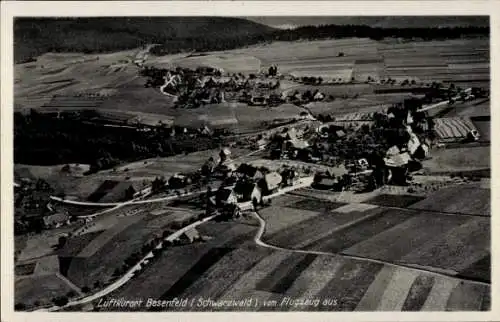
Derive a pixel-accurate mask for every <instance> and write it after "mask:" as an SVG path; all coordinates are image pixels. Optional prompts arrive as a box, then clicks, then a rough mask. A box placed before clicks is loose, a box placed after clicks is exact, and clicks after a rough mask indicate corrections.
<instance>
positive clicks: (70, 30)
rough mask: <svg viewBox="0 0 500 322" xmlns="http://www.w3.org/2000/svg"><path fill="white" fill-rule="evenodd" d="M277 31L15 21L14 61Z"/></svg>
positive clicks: (217, 25) (205, 24)
mask: <svg viewBox="0 0 500 322" xmlns="http://www.w3.org/2000/svg"><path fill="white" fill-rule="evenodd" d="M272 31H273V28H271V27H268V26H264V25H262V24H259V23H256V22H252V21H249V20H245V19H241V18H223V17H130V18H121V19H117V18H17V19H16V20H15V21H14V57H15V61H16V62H22V61H26V60H29V59H31V58H33V57H36V56H38V55H41V54H43V53H46V52H84V53H95V52H111V51H119V50H125V49H132V48H137V47H139V46H141V45H143V44H145V43H161V44H165V43H169V42H179V41H180V40H182V41H183V43H185V42H189V41H188V40H189V39H191V38H194V37H200V36H201V37H203V38H210V37H217V38H219V39H220V38H225V37H229V38H231V37H249V36H253V35H262V34H266V33H269V32H272Z"/></svg>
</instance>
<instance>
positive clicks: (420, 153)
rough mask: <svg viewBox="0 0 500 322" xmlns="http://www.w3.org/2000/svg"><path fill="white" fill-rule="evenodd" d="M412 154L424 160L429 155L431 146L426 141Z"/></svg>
mask: <svg viewBox="0 0 500 322" xmlns="http://www.w3.org/2000/svg"><path fill="white" fill-rule="evenodd" d="M412 156H413V158H415V159H418V160H424V159H425V158H427V157H428V156H429V146H428V145H427V144H425V143H423V144H420V145H419V146H418V148H417V149H416V150H415V152H414V153H413V155H412Z"/></svg>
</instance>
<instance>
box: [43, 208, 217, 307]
mask: <svg viewBox="0 0 500 322" xmlns="http://www.w3.org/2000/svg"><path fill="white" fill-rule="evenodd" d="M214 217H215V215H214V216H210V217H206V218H203V219H202V220H198V221H196V222H194V223H192V224H190V225H188V226H186V227H184V228H181V229H179V230H178V231H176V232H174V233H172V234H170V235H169V236H168V237H166V238H165V239H164V240H163V241H162V242H161V243H160V244H159V245H158V246H156V249H160V248H161V247H162V246H163V242H164V241H173V240H175V239H177V238H179V237H180V236H181V235H182V234H183V233H185V232H186V231H188V230H190V229H192V228H195V227H196V226H198V225H201V224H203V223H204V222H207V221H209V220H212V219H213V218H214ZM153 257H154V255H153V251H151V252H149V253H148V254H147V255H146V256H144V257H143V258H142V259H141V260H140V261H139V262H138V263H137V264H135V265H134V266H133V267H132V268H131V269H129V270H128V272H127V273H126V274H125V275H123V276H122V277H121V278H119V279H118V280H116V281H114V282H113V283H112V284H110V285H108V286H107V287H105V288H104V289H102V290H100V291H99V292H97V293H94V294H92V295H89V296H86V297H83V298H80V299H77V300H74V301H70V302H69V303H68V304H66V305H64V306H62V307H59V306H52V307H49V308H43V309H39V310H36V311H41V312H54V311H59V310H61V309H65V308H69V307H72V306H76V305H82V304H87V303H90V302H92V301H95V300H97V299H99V298H101V297H103V296H106V295H108V294H110V293H111V292H113V291H115V290H117V289H118V288H120V287H121V286H123V285H124V284H126V283H127V282H128V281H130V280H131V279H132V278H133V277H134V274H135V273H136V272H138V271H140V270H141V265H142V264H144V263H145V262H146V261H147V260H148V259H150V258H153Z"/></svg>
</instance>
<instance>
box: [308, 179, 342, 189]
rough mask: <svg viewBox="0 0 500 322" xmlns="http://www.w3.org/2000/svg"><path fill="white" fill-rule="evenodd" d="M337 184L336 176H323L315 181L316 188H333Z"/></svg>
mask: <svg viewBox="0 0 500 322" xmlns="http://www.w3.org/2000/svg"><path fill="white" fill-rule="evenodd" d="M337 184H338V180H337V179H336V178H329V177H323V178H320V179H319V180H318V181H316V182H314V188H316V189H321V190H330V189H333V188H334V187H335V186H336V185H337Z"/></svg>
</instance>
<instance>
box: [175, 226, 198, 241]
mask: <svg viewBox="0 0 500 322" xmlns="http://www.w3.org/2000/svg"><path fill="white" fill-rule="evenodd" d="M200 238H201V236H200V233H199V232H198V231H197V230H196V228H191V229H189V230H187V231H185V232H184V233H183V234H182V235H180V236H179V241H181V242H183V243H193V242H195V241H197V240H200Z"/></svg>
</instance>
